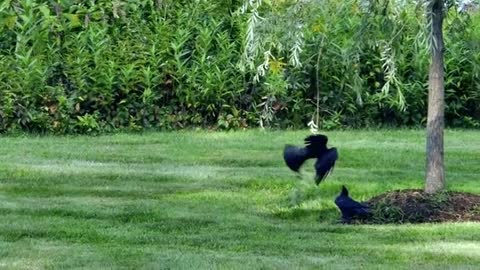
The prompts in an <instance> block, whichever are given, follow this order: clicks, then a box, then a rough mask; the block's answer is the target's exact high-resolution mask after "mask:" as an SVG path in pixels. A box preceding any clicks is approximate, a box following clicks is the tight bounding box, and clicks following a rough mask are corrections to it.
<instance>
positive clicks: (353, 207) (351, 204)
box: [335, 186, 370, 223]
mask: <svg viewBox="0 0 480 270" xmlns="http://www.w3.org/2000/svg"><path fill="white" fill-rule="evenodd" d="M335 204H336V205H337V207H338V208H339V209H340V211H341V212H342V221H343V222H345V223H349V222H350V221H351V220H352V218H353V217H360V218H362V217H366V216H368V215H370V208H369V207H368V206H367V205H364V204H361V203H359V202H357V201H355V200H353V199H352V198H350V197H349V196H348V190H347V188H346V187H345V186H342V191H341V192H340V195H338V197H337V198H336V199H335Z"/></svg>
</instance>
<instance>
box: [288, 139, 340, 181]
mask: <svg viewBox="0 0 480 270" xmlns="http://www.w3.org/2000/svg"><path fill="white" fill-rule="evenodd" d="M327 142H328V138H327V136H325V135H311V136H308V137H306V138H305V147H296V146H293V145H289V144H287V145H285V149H284V150H283V159H284V160H285V163H286V164H287V166H288V167H289V168H290V169H291V170H292V171H295V172H299V169H300V167H301V166H302V165H303V163H304V162H305V160H307V159H310V158H316V159H317V161H316V162H315V172H316V175H315V183H316V184H317V185H318V184H320V182H321V181H322V180H323V179H325V178H326V177H327V175H328V174H329V173H331V172H332V171H333V167H334V166H335V161H336V160H337V159H338V152H337V149H336V148H335V147H333V148H327Z"/></svg>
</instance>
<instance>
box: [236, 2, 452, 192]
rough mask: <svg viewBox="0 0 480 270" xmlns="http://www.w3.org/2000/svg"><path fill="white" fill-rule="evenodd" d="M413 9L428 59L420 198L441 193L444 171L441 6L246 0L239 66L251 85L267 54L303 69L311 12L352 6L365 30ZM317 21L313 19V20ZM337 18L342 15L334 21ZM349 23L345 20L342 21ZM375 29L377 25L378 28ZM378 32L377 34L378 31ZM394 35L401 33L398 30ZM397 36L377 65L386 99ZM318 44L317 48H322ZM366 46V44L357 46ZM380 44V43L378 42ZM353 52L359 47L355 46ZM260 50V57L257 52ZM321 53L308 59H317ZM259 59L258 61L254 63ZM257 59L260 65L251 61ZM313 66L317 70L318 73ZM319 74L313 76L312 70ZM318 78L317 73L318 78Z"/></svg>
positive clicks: (266, 65)
mask: <svg viewBox="0 0 480 270" xmlns="http://www.w3.org/2000/svg"><path fill="white" fill-rule="evenodd" d="M412 4H413V5H416V6H417V11H421V9H422V8H423V9H424V10H423V11H421V13H423V14H424V17H423V18H425V20H423V23H424V25H422V26H419V29H422V30H420V32H423V35H422V34H420V35H419V36H423V38H424V40H426V41H429V42H423V43H422V42H420V43H421V44H423V45H422V46H423V47H424V48H423V49H424V50H427V51H429V53H430V68H429V76H428V77H429V79H428V115H427V134H426V137H427V145H426V173H425V192H427V193H435V192H438V191H441V190H443V189H444V188H445V172H444V171H445V170H444V158H443V156H444V150H443V149H444V145H443V133H444V107H445V101H444V62H443V50H444V45H443V34H442V25H443V19H444V11H445V9H446V6H445V2H444V0H417V1H413V0H412V1H407V0H403V1H401V0H357V1H355V0H352V1H345V2H344V1H336V0H333V1H328V0H245V2H244V6H243V8H242V10H241V12H243V13H248V14H249V16H248V18H249V19H248V23H247V29H246V34H245V37H246V38H245V54H244V61H245V63H244V64H245V65H244V66H247V67H250V68H251V70H253V71H254V72H255V73H256V76H255V79H256V80H258V78H259V77H261V76H264V75H265V74H266V73H267V72H268V69H269V66H270V61H271V60H272V58H274V56H273V55H272V52H271V51H272V48H274V49H276V50H277V51H282V50H283V51H284V53H285V51H286V52H288V59H289V61H288V62H289V64H290V65H292V66H295V67H299V66H301V65H302V62H301V61H300V57H299V54H300V52H301V50H302V46H303V45H304V44H303V32H302V26H303V25H304V22H305V20H307V19H308V17H309V16H315V15H316V14H312V13H314V12H315V10H318V9H321V8H323V7H325V6H326V5H356V6H358V7H360V8H361V9H362V10H363V11H362V13H361V14H362V15H363V17H364V18H365V20H364V25H363V26H362V27H363V28H368V27H369V24H372V22H373V23H375V22H377V23H378V21H375V20H372V19H371V18H372V17H375V18H380V17H382V16H384V17H385V16H388V14H387V13H388V9H389V8H392V6H394V7H395V9H397V10H398V9H402V8H403V7H406V6H407V5H412ZM317 16H318V14H317ZM339 16H341V15H339ZM342 19H345V20H346V19H348V18H342ZM378 24H379V25H381V24H382V22H380V23H378ZM381 27H382V26H380V27H379V28H377V31H378V30H379V29H381ZM399 31H402V30H401V29H400V30H399ZM397 34H398V33H392V37H390V38H391V40H388V37H386V40H385V41H382V42H383V44H384V46H383V47H384V49H383V51H382V57H381V58H382V60H383V61H384V63H383V66H384V69H385V70H384V72H385V78H386V80H387V82H386V83H385V85H384V87H383V88H382V91H385V93H386V94H388V93H390V94H391V91H389V89H390V88H395V84H396V83H397V82H396V80H395V75H394V72H395V65H394V64H392V63H394V62H395V59H393V58H394V55H395V54H394V53H392V48H391V45H392V42H393V40H394V39H395V37H396V36H397ZM323 40H324V39H323V38H319V42H323ZM359 42H365V40H359ZM377 43H381V42H377ZM353 46H361V45H360V44H354V45H353ZM262 50H263V51H262ZM320 51H321V50H319V52H318V54H317V55H316V56H312V58H317V59H318V60H320V58H321V52H320ZM262 53H263V57H258V56H259V55H261V54H262ZM258 58H262V61H260V63H258V60H257V62H255V60H256V59H258ZM319 62H320V61H317V69H318V67H319ZM317 71H318V70H317ZM317 74H318V72H317ZM397 90H398V91H397V96H398V104H399V106H404V105H405V104H404V102H405V99H404V98H403V94H402V92H401V90H400V89H399V88H398V89H397ZM317 124H318V89H317Z"/></svg>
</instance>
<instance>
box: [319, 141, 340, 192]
mask: <svg viewBox="0 0 480 270" xmlns="http://www.w3.org/2000/svg"><path fill="white" fill-rule="evenodd" d="M337 159H338V152H337V149H336V148H330V149H328V150H327V151H326V152H324V153H323V154H322V155H321V156H320V157H318V158H317V161H316V162H315V172H316V175H315V183H316V184H317V185H318V184H320V182H322V181H323V179H325V178H326V177H327V176H328V174H329V173H331V172H332V171H333V168H334V167H335V162H336V161H337Z"/></svg>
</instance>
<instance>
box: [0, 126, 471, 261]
mask: <svg viewBox="0 0 480 270" xmlns="http://www.w3.org/2000/svg"><path fill="white" fill-rule="evenodd" d="M326 134H327V135H328V136H329V137H330V142H329V145H330V146H335V147H337V148H338V149H339V154H340V159H339V161H338V162H337V166H336V168H335V171H334V173H333V175H331V176H330V177H329V178H327V180H326V181H325V182H324V183H322V184H321V185H320V186H319V187H317V186H315V185H314V181H313V161H309V162H308V163H307V164H306V166H305V167H304V170H303V179H301V180H300V179H298V178H297V177H296V176H295V175H294V173H292V172H291V171H289V170H288V169H287V168H286V166H285V165H284V163H283V159H282V150H283V145H284V144H285V143H293V144H300V143H301V142H302V141H303V137H304V136H305V135H308V131H297V132H261V131H246V132H204V131H202V132H174V133H173V132H172V133H147V134H143V135H130V134H118V135H109V136H100V137H3V138H0V268H7V269H45V268H48V269H65V268H86V269H105V268H114V269H118V268H128V269H140V268H141V269H299V268H302V269H304V268H310V269H480V223H449V224H425V225H382V226H378V225H341V224H339V223H338V220H339V217H340V213H339V212H338V210H337V209H336V207H335V205H334V203H333V200H334V199H335V197H336V195H337V194H338V192H339V190H340V187H341V185H342V184H345V185H347V186H348V188H349V189H350V193H351V194H350V195H351V196H352V197H353V198H354V199H357V200H366V199H368V198H370V197H372V196H375V195H378V194H380V193H382V192H385V191H388V190H393V189H400V188H422V187H423V176H424V167H425V162H424V160H425V158H424V149H425V139H424V135H425V132H424V131H421V130H415V131H409V130H398V131H386V130H384V131H382V130H381V131H338V132H328V133H326ZM445 144H446V151H445V152H446V163H447V181H448V188H449V189H450V190H456V191H468V192H473V193H480V131H447V132H446V142H445Z"/></svg>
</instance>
